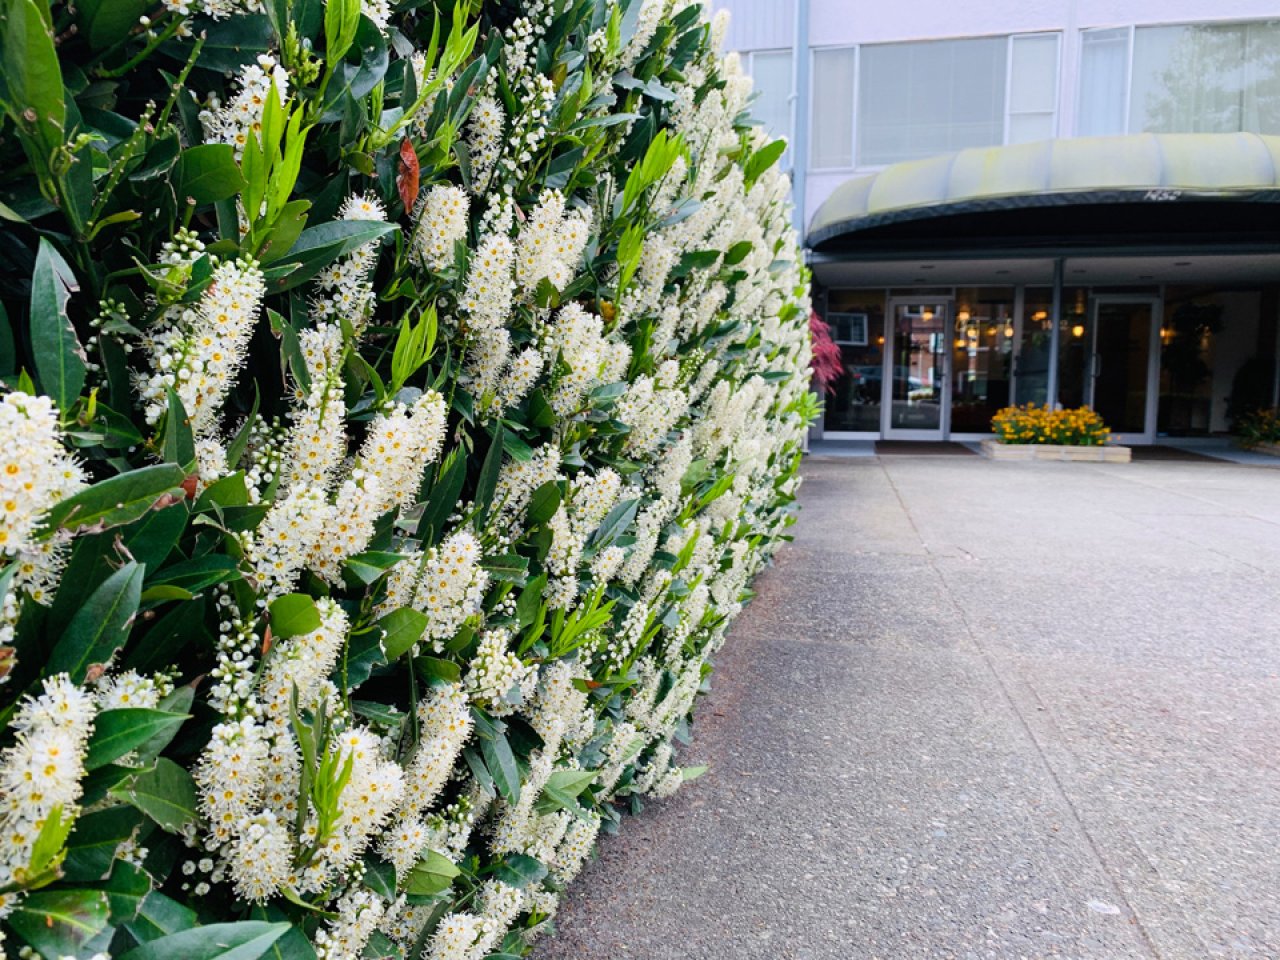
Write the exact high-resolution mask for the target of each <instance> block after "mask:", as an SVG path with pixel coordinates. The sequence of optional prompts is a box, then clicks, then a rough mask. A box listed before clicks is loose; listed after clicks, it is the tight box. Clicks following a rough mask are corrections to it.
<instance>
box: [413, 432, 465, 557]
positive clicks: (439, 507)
mask: <svg viewBox="0 0 1280 960" xmlns="http://www.w3.org/2000/svg"><path fill="white" fill-rule="evenodd" d="M466 480H467V458H466V456H464V454H463V451H462V450H461V448H457V449H454V450H453V451H452V452H451V453H450V454H449V456H448V457H447V458H446V459H445V461H444V464H443V465H442V466H441V468H440V474H439V476H438V477H437V479H436V482H435V484H434V485H433V486H432V488H431V494H430V496H428V497H427V503H426V506H425V507H423V510H422V517H421V518H420V519H419V520H418V529H417V533H418V536H419V537H421V538H422V542H423V543H424V544H433V543H435V542H436V541H438V540H439V539H440V534H441V533H442V532H443V531H444V525H445V522H446V521H447V520H448V518H449V514H451V513H453V508H454V507H456V506H457V505H458V498H459V497H461V496H462V486H463V484H464V483H465V482H466Z"/></svg>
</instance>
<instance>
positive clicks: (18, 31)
mask: <svg viewBox="0 0 1280 960" xmlns="http://www.w3.org/2000/svg"><path fill="white" fill-rule="evenodd" d="M0 22H3V23H4V30H3V31H0V102H3V104H4V106H5V110H6V112H7V113H8V114H9V118H10V119H11V120H12V121H13V123H14V126H16V127H17V128H18V129H19V130H20V131H22V134H23V136H24V139H29V140H30V141H31V143H32V146H33V147H34V152H36V153H37V156H34V157H32V158H31V159H32V162H33V163H34V164H35V166H36V168H37V169H38V170H40V171H41V172H46V171H48V170H49V169H50V167H51V164H52V160H53V152H54V150H55V149H56V148H58V147H59V146H61V145H62V142H63V137H64V133H63V131H64V130H65V129H66V125H67V105H66V97H65V95H64V91H63V87H62V70H61V69H60V67H59V66H58V52H57V50H56V49H55V48H54V45H53V31H52V24H51V23H50V18H49V8H48V6H47V4H46V3H45V2H44V0H41V2H39V3H37V2H36V0H0ZM26 146H27V145H26V143H24V147H26ZM32 152H33V151H32V149H30V148H29V149H28V156H30V155H31V153H32ZM42 245H43V244H42Z"/></svg>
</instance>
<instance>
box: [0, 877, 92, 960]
mask: <svg viewBox="0 0 1280 960" xmlns="http://www.w3.org/2000/svg"><path fill="white" fill-rule="evenodd" d="M109 914H110V904H109V902H108V900H107V895H106V893H104V892H103V891H101V890H37V891H36V892H35V893H31V894H28V895H27V897H26V898H25V899H24V900H22V902H21V903H19V904H18V907H17V909H16V910H14V911H13V913H12V914H11V915H10V916H9V918H8V923H9V926H10V927H12V928H13V931H14V933H16V934H17V935H18V936H19V937H21V938H22V939H23V940H25V941H26V942H27V943H28V944H29V945H30V946H31V947H33V948H34V949H35V950H36V951H37V952H38V953H40V954H41V955H42V956H44V957H45V958H46V960H57V958H59V957H64V956H72V957H74V956H76V955H77V954H78V953H79V952H80V947H81V946H83V945H84V944H85V943H86V942H87V941H89V940H90V939H92V938H93V937H94V936H96V935H97V934H98V933H100V932H101V931H102V930H103V929H104V928H105V927H106V925H107V917H108V915H109ZM16 952H17V951H15V953H16Z"/></svg>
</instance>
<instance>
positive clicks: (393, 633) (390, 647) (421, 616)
mask: <svg viewBox="0 0 1280 960" xmlns="http://www.w3.org/2000/svg"><path fill="white" fill-rule="evenodd" d="M428 623H430V620H429V619H428V618H427V615H426V614H425V613H422V612H421V611H418V610H415V609H413V607H400V608H399V609H397V610H392V611H391V612H390V613H388V614H387V615H386V616H385V617H383V618H382V619H381V620H379V621H378V626H379V627H381V628H382V632H383V635H382V649H383V651H384V652H385V653H386V657H387V660H388V661H391V660H397V659H399V658H400V657H401V656H402V655H403V654H405V653H406V652H407V651H408V650H409V648H410V647H412V646H413V645H414V644H415V643H417V642H418V641H419V640H421V639H422V635H423V633H425V632H426V629H427V624H428Z"/></svg>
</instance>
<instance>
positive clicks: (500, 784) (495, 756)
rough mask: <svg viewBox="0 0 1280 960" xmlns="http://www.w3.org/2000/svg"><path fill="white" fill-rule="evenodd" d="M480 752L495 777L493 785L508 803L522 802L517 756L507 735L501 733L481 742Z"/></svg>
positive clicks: (491, 774)
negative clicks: (512, 750)
mask: <svg viewBox="0 0 1280 960" xmlns="http://www.w3.org/2000/svg"><path fill="white" fill-rule="evenodd" d="M480 752H481V753H482V754H483V755H484V763H485V766H486V767H488V768H489V774H490V776H492V777H493V784H494V786H495V787H497V788H498V793H500V794H502V797H503V799H504V800H506V801H507V802H508V803H512V804H514V803H518V802H519V801H520V768H519V766H517V765H516V758H515V754H513V753H512V752H511V744H510V743H508V742H507V738H506V736H505V735H503V734H501V733H499V734H498V735H497V736H495V737H493V738H492V739H482V740H481V741H480Z"/></svg>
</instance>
